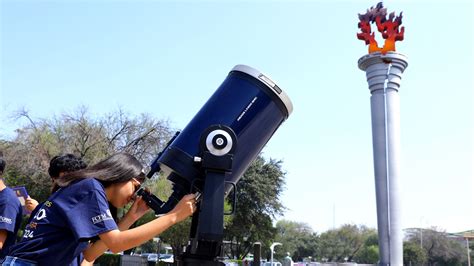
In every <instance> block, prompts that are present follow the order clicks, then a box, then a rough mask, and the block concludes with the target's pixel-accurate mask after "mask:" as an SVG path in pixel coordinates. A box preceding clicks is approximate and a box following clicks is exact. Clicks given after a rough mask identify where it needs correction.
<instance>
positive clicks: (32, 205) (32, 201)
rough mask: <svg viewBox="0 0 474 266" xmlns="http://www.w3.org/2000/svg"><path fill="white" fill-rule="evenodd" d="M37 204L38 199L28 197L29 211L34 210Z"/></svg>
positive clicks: (26, 201)
mask: <svg viewBox="0 0 474 266" xmlns="http://www.w3.org/2000/svg"><path fill="white" fill-rule="evenodd" d="M36 206H38V201H36V200H35V199H32V198H30V197H28V198H27V199H26V200H25V208H26V209H27V210H28V211H29V212H32V211H33V210H34V209H35V208H36Z"/></svg>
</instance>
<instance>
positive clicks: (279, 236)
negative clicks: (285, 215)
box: [275, 220, 319, 261]
mask: <svg viewBox="0 0 474 266" xmlns="http://www.w3.org/2000/svg"><path fill="white" fill-rule="evenodd" d="M276 231H277V232H276V237H275V241H276V242H279V243H282V246H278V247H277V248H276V249H275V258H277V259H280V260H281V259H282V258H284V257H285V256H286V255H287V253H289V254H290V256H291V257H292V259H293V261H303V259H304V258H307V257H315V256H316V254H317V250H318V245H319V236H318V234H317V233H316V232H313V229H312V228H311V227H310V226H309V225H308V224H306V223H301V222H294V221H288V220H281V221H278V222H277V224H276Z"/></svg>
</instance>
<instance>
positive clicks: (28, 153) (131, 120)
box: [0, 107, 173, 201]
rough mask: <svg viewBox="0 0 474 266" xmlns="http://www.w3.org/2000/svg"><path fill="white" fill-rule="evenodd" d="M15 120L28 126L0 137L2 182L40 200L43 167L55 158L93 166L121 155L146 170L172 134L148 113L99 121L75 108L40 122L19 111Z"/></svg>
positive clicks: (44, 192)
mask: <svg viewBox="0 0 474 266" xmlns="http://www.w3.org/2000/svg"><path fill="white" fill-rule="evenodd" d="M17 118H18V119H25V120H26V121H27V124H26V125H25V126H23V127H21V128H18V129H17V130H16V136H14V137H13V138H12V139H0V150H2V151H3V152H4V156H5V159H6V161H7V171H6V175H5V179H6V180H7V183H8V184H9V185H10V186H16V185H25V186H26V188H27V190H28V192H29V194H30V195H31V196H32V197H34V198H36V199H37V200H38V201H43V200H45V199H46V198H47V197H48V196H49V194H50V187H51V181H50V178H49V176H48V173H47V169H48V167H49V161H50V160H51V158H52V157H54V156H55V155H58V154H60V153H73V154H75V155H78V156H81V157H82V158H83V159H84V160H85V161H86V162H87V163H88V164H94V163H96V162H98V161H99V160H102V159H104V158H106V157H108V156H110V155H112V154H114V153H116V152H120V151H125V152H128V153H130V154H132V155H134V156H136V157H137V158H138V159H139V160H140V161H141V162H142V163H143V164H144V165H145V166H147V165H149V163H150V162H151V161H152V160H153V158H154V157H155V156H156V155H157V154H158V152H159V151H160V150H161V149H163V147H164V145H165V144H166V142H167V141H168V140H169V139H170V137H171V136H172V134H173V131H172V130H171V129H170V128H169V126H168V122H167V121H162V120H157V119H154V118H152V117H151V116H150V115H147V114H142V115H139V116H136V117H132V116H130V115H128V114H126V113H125V112H124V111H123V110H121V109H119V110H117V111H116V112H113V113H110V114H106V115H104V116H101V117H98V116H92V115H91V114H90V113H89V112H88V111H87V108H85V107H79V108H78V109H77V110H76V111H75V112H73V113H62V114H61V115H60V116H58V117H53V118H38V119H36V118H33V117H31V116H30V114H29V113H28V112H26V111H20V112H18V114H17Z"/></svg>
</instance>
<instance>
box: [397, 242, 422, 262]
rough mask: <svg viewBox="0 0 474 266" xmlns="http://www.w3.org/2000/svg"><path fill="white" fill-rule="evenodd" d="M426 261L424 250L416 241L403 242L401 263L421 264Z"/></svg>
mask: <svg viewBox="0 0 474 266" xmlns="http://www.w3.org/2000/svg"><path fill="white" fill-rule="evenodd" d="M426 261H427V256H426V251H425V250H424V249H423V248H421V247H420V245H419V244H418V243H414V242H405V243H403V264H404V265H423V264H425V263H426Z"/></svg>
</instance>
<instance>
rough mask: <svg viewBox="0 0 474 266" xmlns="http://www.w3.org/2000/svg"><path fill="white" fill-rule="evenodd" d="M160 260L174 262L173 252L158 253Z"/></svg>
mask: <svg viewBox="0 0 474 266" xmlns="http://www.w3.org/2000/svg"><path fill="white" fill-rule="evenodd" d="M160 261H163V262H166V263H174V256H173V254H160Z"/></svg>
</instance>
